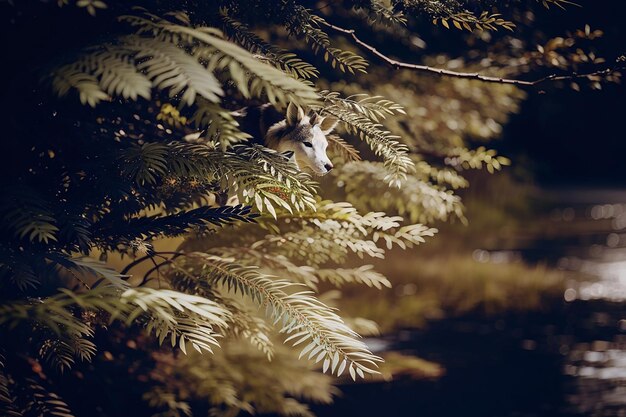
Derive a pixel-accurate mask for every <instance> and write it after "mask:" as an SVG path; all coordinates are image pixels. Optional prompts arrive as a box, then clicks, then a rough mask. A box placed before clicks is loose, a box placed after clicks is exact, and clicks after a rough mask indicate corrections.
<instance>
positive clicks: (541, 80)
mask: <svg viewBox="0 0 626 417" xmlns="http://www.w3.org/2000/svg"><path fill="white" fill-rule="evenodd" d="M319 23H321V24H323V25H325V26H326V27H329V28H331V29H333V30H335V31H337V32H340V33H343V34H346V35H350V36H351V37H352V39H354V42H356V43H357V44H358V45H360V46H361V47H362V48H364V49H367V50H368V51H369V52H370V53H372V54H373V55H375V56H377V57H378V58H380V59H382V60H383V61H385V62H386V63H388V64H389V65H391V66H392V67H394V68H396V69H400V68H406V69H410V70H414V71H422V72H428V73H431V74H437V75H444V76H449V77H456V78H467V79H471V80H480V81H484V82H488V83H498V84H512V85H515V86H519V87H535V86H538V85H540V84H543V83H546V82H551V81H566V80H575V79H579V78H587V77H592V76H603V75H609V74H611V73H613V72H614V71H616V70H618V69H619V68H605V69H602V70H598V71H594V72H590V73H585V74H577V73H572V74H568V75H558V74H552V75H548V76H546V77H543V78H539V79H537V80H533V81H526V80H517V79H512V78H502V77H492V76H489V75H483V74H480V73H477V72H459V71H452V70H448V69H443V68H435V67H429V66H428V65H420V64H411V63H408V62H403V61H398V60H395V59H393V58H389V57H388V56H387V55H385V54H383V53H382V52H380V51H379V50H377V49H376V48H374V47H373V46H372V45H370V44H368V43H365V42H363V41H362V40H361V39H359V37H358V36H357V35H356V31H355V30H354V29H345V28H342V27H339V26H336V25H333V24H331V23H328V22H326V21H324V20H320V21H319Z"/></svg>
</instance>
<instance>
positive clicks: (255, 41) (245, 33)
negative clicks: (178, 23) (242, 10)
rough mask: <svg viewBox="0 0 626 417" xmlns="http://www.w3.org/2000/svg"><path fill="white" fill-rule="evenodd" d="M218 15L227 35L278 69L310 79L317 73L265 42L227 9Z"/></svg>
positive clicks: (301, 61) (306, 63)
mask: <svg viewBox="0 0 626 417" xmlns="http://www.w3.org/2000/svg"><path fill="white" fill-rule="evenodd" d="M220 15H221V18H222V21H223V22H224V28H225V32H226V33H227V34H228V36H229V37H230V38H231V39H233V40H235V41H236V42H237V43H239V45H241V46H242V47H244V48H246V49H247V50H249V51H250V52H253V53H257V54H261V55H262V56H263V58H265V59H268V60H269V61H270V62H271V63H272V64H273V65H275V66H276V67H278V68H279V69H280V70H282V71H284V72H286V73H287V74H291V75H293V76H295V77H298V78H302V79H311V78H316V77H317V76H318V75H319V71H318V70H317V68H315V67H314V66H313V65H311V64H309V63H308V62H306V61H303V60H301V59H300V58H298V57H297V56H296V54H294V53H291V52H289V51H286V50H284V49H282V48H279V47H277V46H274V45H271V44H269V43H267V42H266V41H264V40H263V39H262V38H261V37H259V36H258V35H256V34H254V33H253V32H251V31H250V29H249V28H248V26H246V25H244V24H243V23H241V22H238V21H237V20H235V19H233V18H232V17H230V16H228V10H227V9H222V10H221V12H220Z"/></svg>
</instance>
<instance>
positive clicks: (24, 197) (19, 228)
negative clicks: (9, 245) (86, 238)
mask: <svg viewBox="0 0 626 417" xmlns="http://www.w3.org/2000/svg"><path fill="white" fill-rule="evenodd" d="M4 193H5V195H4V198H3V199H2V200H1V201H0V219H1V220H0V222H1V224H2V225H3V228H4V229H7V230H9V231H10V232H12V234H14V236H15V237H17V238H18V239H27V240H29V241H31V242H41V243H50V242H55V241H57V232H58V231H59V228H58V226H57V224H56V223H57V222H56V219H55V217H54V212H53V211H52V208H51V204H50V203H49V202H48V201H47V200H46V199H44V198H43V197H42V196H41V195H39V194H38V193H37V192H36V191H34V190H33V189H31V188H29V187H19V188H18V187H13V188H9V189H6V190H4Z"/></svg>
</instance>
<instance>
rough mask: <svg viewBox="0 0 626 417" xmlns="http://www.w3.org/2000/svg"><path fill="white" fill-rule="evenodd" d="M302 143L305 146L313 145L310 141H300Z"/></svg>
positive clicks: (310, 146)
mask: <svg viewBox="0 0 626 417" xmlns="http://www.w3.org/2000/svg"><path fill="white" fill-rule="evenodd" d="M302 144H303V145H304V146H306V147H307V148H312V147H313V144H312V143H311V142H302Z"/></svg>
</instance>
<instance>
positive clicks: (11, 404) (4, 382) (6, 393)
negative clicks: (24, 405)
mask: <svg viewBox="0 0 626 417" xmlns="http://www.w3.org/2000/svg"><path fill="white" fill-rule="evenodd" d="M12 382H13V381H12V379H11V377H10V376H9V375H7V374H6V373H5V356H4V355H3V354H2V353H0V413H2V415H3V416H7V417H22V416H23V414H22V412H21V411H20V409H19V407H18V405H17V403H16V399H17V398H16V396H15V395H14V394H13V389H12V388H13V386H12V385H13V384H12Z"/></svg>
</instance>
